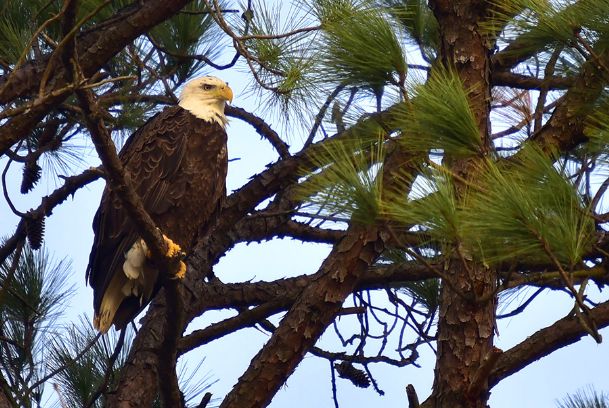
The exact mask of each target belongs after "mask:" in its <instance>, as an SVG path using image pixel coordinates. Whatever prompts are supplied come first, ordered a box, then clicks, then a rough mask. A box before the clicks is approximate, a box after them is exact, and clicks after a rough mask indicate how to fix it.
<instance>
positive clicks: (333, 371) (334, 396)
mask: <svg viewBox="0 0 609 408" xmlns="http://www.w3.org/2000/svg"><path fill="white" fill-rule="evenodd" d="M328 361H329V362H330V375H331V383H332V401H334V408H340V406H339V405H338V396H337V394H336V369H335V368H334V360H328Z"/></svg>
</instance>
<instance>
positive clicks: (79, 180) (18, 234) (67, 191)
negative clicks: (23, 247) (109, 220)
mask: <svg viewBox="0 0 609 408" xmlns="http://www.w3.org/2000/svg"><path fill="white" fill-rule="evenodd" d="M102 174H103V172H102V171H101V170H100V169H98V168H91V169H89V170H85V171H84V172H83V173H81V174H79V175H77V176H72V177H65V178H64V184H63V186H61V187H59V188H57V189H56V190H55V191H53V192H52V193H51V194H49V195H48V196H45V197H43V198H42V200H41V202H40V205H39V206H38V207H37V208H36V209H34V210H30V211H28V214H30V215H36V216H49V215H50V214H51V212H52V211H53V209H54V208H55V207H56V206H58V205H59V204H61V203H62V202H64V201H65V199H66V198H68V197H69V196H70V195H73V194H74V193H75V192H76V190H78V189H79V188H81V187H83V186H85V185H87V184H89V183H91V182H93V181H95V180H97V179H98V178H100V177H101V176H102ZM25 236H26V230H25V220H24V219H21V221H20V222H19V224H18V225H17V228H16V230H15V233H14V234H13V236H12V237H10V238H9V239H8V240H6V241H5V242H4V244H3V245H2V247H0V263H2V262H4V261H5V260H6V258H7V257H8V256H9V255H10V254H11V253H12V252H13V251H14V250H15V248H17V245H18V243H19V242H20V241H21V240H23V239H25Z"/></svg>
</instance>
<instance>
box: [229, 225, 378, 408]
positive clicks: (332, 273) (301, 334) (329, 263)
mask: <svg viewBox="0 0 609 408" xmlns="http://www.w3.org/2000/svg"><path fill="white" fill-rule="evenodd" d="M382 248H383V245H382V241H380V240H379V237H378V235H377V233H376V229H364V228H361V227H351V228H350V230H349V233H348V234H347V236H346V237H345V238H344V239H343V240H341V242H340V243H339V244H338V245H336V246H335V247H334V249H333V251H332V253H331V254H330V255H329V256H328V258H327V259H326V261H325V262H324V263H323V265H322V266H321V268H320V272H319V275H320V276H319V278H318V279H316V280H314V281H312V282H311V284H310V285H308V286H307V287H306V288H305V289H304V290H303V292H302V294H301V295H300V296H299V297H298V300H297V301H296V302H295V303H294V305H293V306H292V308H291V309H290V311H289V312H288V313H287V314H286V316H285V317H284V318H283V320H282V321H281V324H280V325H279V327H278V328H277V330H275V332H274V333H273V335H272V336H271V338H270V340H269V341H268V342H267V344H266V345H265V346H264V347H263V349H262V350H261V351H260V352H259V353H258V354H257V355H256V356H255V357H254V358H253V360H252V362H251V363H250V366H249V368H248V369H247V371H246V372H245V373H244V374H243V376H241V378H240V379H239V381H238V383H237V384H236V385H235V387H234V388H233V389H232V390H231V392H230V393H229V394H228V395H227V396H226V398H225V399H224V401H222V404H221V405H220V406H221V407H243V408H245V407H260V406H266V405H267V404H268V403H269V402H270V400H271V399H272V398H273V396H274V395H275V393H276V392H277V390H278V389H279V388H280V387H281V386H282V385H283V384H284V382H285V379H286V378H287V377H288V376H289V375H290V374H291V373H292V372H293V371H294V369H295V368H296V366H297V365H298V364H299V363H300V361H301V360H302V358H303V357H304V355H305V354H306V353H307V352H308V351H309V350H310V349H311V347H313V345H314V344H315V342H316V341H317V339H318V338H319V336H321V334H322V333H323V331H324V330H325V329H326V327H327V326H328V324H330V323H331V321H332V320H333V319H334V317H335V316H336V313H338V311H339V309H340V307H341V305H342V303H343V301H344V299H345V298H346V297H347V296H348V295H349V294H350V293H351V292H352V291H353V290H354V289H355V287H356V284H357V281H358V278H359V277H361V276H362V275H363V274H364V273H365V272H366V271H367V270H368V267H369V266H370V265H371V264H372V262H373V261H374V260H375V259H376V258H377V257H378V255H379V254H380V252H381V250H382ZM286 345H289V347H286Z"/></svg>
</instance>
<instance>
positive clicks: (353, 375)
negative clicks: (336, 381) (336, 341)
mask: <svg viewBox="0 0 609 408" xmlns="http://www.w3.org/2000/svg"><path fill="white" fill-rule="evenodd" d="M334 368H335V369H336V371H337V372H338V376H339V377H340V378H345V379H347V380H349V381H351V382H352V383H353V385H355V386H356V387H360V388H368V387H370V379H369V378H368V375H366V373H365V372H364V371H363V370H360V369H359V368H355V367H353V364H351V363H350V362H348V361H343V362H342V363H340V364H338V363H337V364H334Z"/></svg>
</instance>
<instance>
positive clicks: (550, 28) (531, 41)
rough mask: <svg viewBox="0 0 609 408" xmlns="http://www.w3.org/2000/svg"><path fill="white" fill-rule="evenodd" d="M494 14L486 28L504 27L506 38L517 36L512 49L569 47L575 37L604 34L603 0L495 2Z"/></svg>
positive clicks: (605, 3) (605, 14) (607, 4)
mask: <svg viewBox="0 0 609 408" xmlns="http://www.w3.org/2000/svg"><path fill="white" fill-rule="evenodd" d="M495 11H496V14H495V15H494V16H493V18H492V19H491V20H489V21H488V27H487V28H489V29H490V30H495V29H497V27H503V26H506V28H505V30H504V32H503V35H504V37H505V38H506V39H511V38H516V37H518V42H519V46H518V47H517V49H515V50H514V52H517V53H528V52H531V51H536V50H540V49H544V48H546V47H548V46H551V45H554V46H556V45H563V46H571V45H573V44H574V43H576V42H577V41H578V38H577V37H578V36H581V37H582V38H586V39H588V40H595V39H598V38H599V37H606V35H607V32H608V31H607V30H608V27H607V17H608V13H609V2H608V1H607V0H584V1H578V2H572V1H566V0H562V1H552V2H548V1H546V0H519V1H511V2H504V1H496V2H495Z"/></svg>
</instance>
